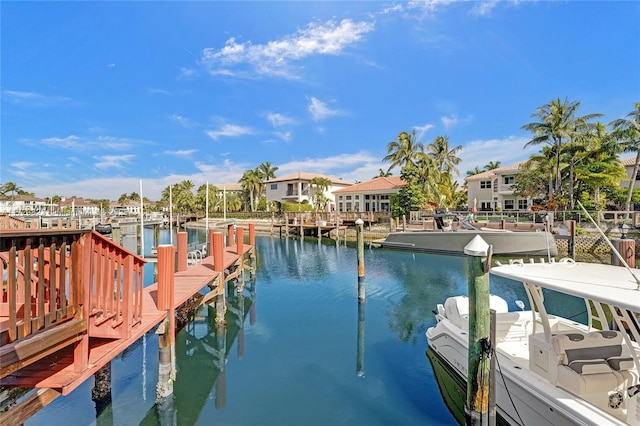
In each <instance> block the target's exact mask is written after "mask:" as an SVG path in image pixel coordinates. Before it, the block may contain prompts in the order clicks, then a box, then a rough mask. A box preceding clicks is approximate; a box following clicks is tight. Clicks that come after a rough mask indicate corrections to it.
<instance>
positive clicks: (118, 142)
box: [40, 135, 150, 152]
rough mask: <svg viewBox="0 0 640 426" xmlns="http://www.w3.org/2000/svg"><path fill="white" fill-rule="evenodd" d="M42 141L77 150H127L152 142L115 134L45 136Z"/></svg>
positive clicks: (51, 146) (60, 147) (45, 143)
mask: <svg viewBox="0 0 640 426" xmlns="http://www.w3.org/2000/svg"><path fill="white" fill-rule="evenodd" d="M40 143H42V144H44V145H46V146H48V147H50V148H56V149H65V150H68V151H76V152H80V151H87V150H110V151H113V150H117V151H126V150H128V149H132V148H133V147H134V146H135V145H140V144H144V145H148V144H150V142H148V141H143V140H133V139H128V138H119V137H114V136H98V137H97V138H86V137H80V136H76V135H69V136H67V137H64V138H60V137H52V138H44V139H41V140H40Z"/></svg>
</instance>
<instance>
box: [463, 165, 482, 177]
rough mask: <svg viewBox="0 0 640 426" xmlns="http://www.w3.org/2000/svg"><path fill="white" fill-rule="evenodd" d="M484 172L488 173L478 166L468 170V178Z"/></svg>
mask: <svg viewBox="0 0 640 426" xmlns="http://www.w3.org/2000/svg"><path fill="white" fill-rule="evenodd" d="M484 171H486V170H482V169H480V167H478V166H476V167H475V168H474V169H473V170H467V177H469V176H475V175H479V174H480V173H482V172H484Z"/></svg>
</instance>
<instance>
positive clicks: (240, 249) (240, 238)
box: [236, 226, 244, 256]
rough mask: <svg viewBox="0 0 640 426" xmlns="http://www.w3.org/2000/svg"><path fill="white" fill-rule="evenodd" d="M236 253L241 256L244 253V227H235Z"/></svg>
mask: <svg viewBox="0 0 640 426" xmlns="http://www.w3.org/2000/svg"><path fill="white" fill-rule="evenodd" d="M236 234H237V235H236V254H237V255H238V256H242V255H243V253H244V228H243V227H242V226H239V227H238V228H237V229H236Z"/></svg>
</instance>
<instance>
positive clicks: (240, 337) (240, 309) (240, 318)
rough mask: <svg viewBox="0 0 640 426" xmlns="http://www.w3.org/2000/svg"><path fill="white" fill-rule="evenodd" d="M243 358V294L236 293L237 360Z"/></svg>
mask: <svg viewBox="0 0 640 426" xmlns="http://www.w3.org/2000/svg"><path fill="white" fill-rule="evenodd" d="M243 356H244V294H243V293H242V292H240V293H238V358H242V357H243Z"/></svg>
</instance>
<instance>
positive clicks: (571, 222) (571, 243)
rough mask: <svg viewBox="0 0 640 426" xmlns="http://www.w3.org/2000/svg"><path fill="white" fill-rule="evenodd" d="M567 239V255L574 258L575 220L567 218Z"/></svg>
mask: <svg viewBox="0 0 640 426" xmlns="http://www.w3.org/2000/svg"><path fill="white" fill-rule="evenodd" d="M567 227H568V228H569V229H568V231H569V232H568V233H569V239H568V240H567V249H568V252H569V253H568V254H569V257H570V258H572V259H575V257H576V221H575V220H573V219H569V220H568V221H567Z"/></svg>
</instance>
